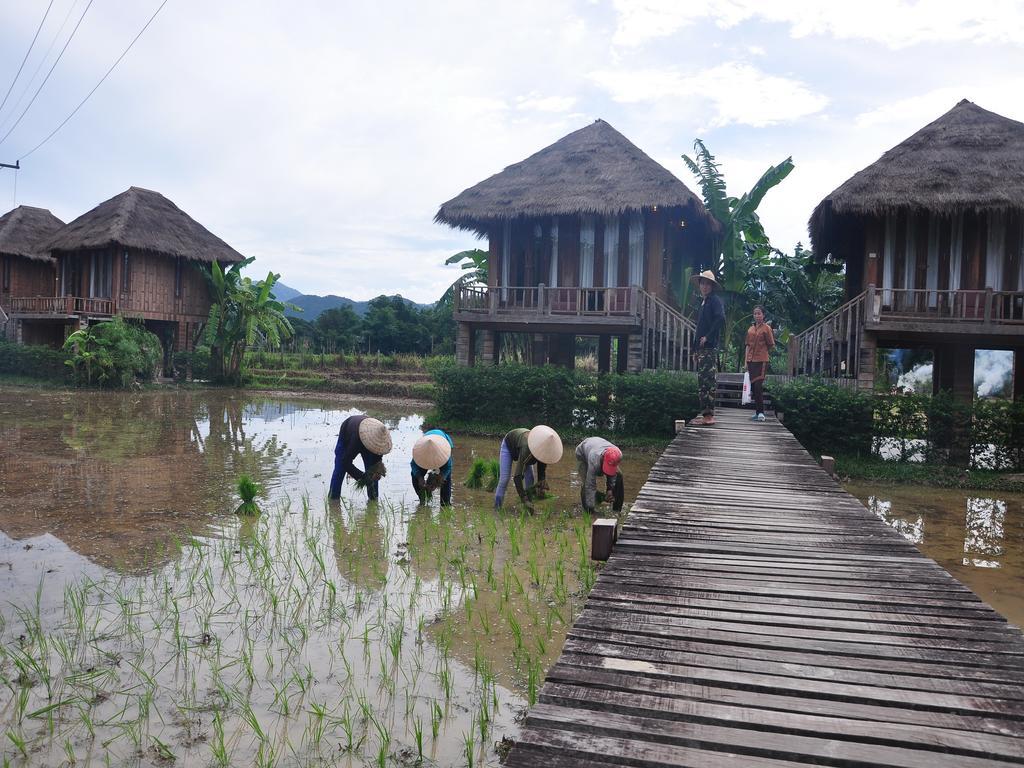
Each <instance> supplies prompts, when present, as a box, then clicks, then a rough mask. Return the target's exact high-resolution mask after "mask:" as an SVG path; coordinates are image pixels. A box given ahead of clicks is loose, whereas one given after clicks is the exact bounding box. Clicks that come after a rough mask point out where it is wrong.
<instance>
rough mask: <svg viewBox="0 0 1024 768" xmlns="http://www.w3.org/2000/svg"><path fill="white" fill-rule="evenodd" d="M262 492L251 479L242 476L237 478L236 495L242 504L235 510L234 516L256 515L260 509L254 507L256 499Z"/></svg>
mask: <svg viewBox="0 0 1024 768" xmlns="http://www.w3.org/2000/svg"><path fill="white" fill-rule="evenodd" d="M262 492H263V489H262V488H260V487H259V486H258V485H257V484H256V483H255V482H254V481H253V479H252V478H251V477H249V476H248V475H242V476H241V477H240V478H238V495H239V497H240V498H241V499H242V503H241V504H239V505H238V508H237V509H236V510H235V514H236V515H258V514H259V513H260V508H259V507H258V506H256V497H257V496H258V495H259V494H260V493H262Z"/></svg>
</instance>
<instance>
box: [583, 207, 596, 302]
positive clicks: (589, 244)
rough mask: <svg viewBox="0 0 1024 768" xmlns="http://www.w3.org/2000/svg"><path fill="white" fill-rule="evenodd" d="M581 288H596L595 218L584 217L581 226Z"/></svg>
mask: <svg viewBox="0 0 1024 768" xmlns="http://www.w3.org/2000/svg"><path fill="white" fill-rule="evenodd" d="M580 287H581V288H593V287H594V217H593V216H584V217H583V223H582V224H581V225H580Z"/></svg>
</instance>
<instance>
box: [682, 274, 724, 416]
mask: <svg viewBox="0 0 1024 768" xmlns="http://www.w3.org/2000/svg"><path fill="white" fill-rule="evenodd" d="M690 282H692V283H694V284H695V285H696V286H697V289H698V290H699V291H700V295H701V304H700V310H698V312H697V330H696V332H695V333H694V338H695V339H696V341H697V344H696V347H697V349H696V352H695V355H696V358H697V398H698V400H699V401H700V409H701V412H700V414H699V415H698V416H696V417H695V418H693V419H691V420H690V424H699V425H709V424H714V423H715V396H716V395H717V389H718V347H719V345H720V344H721V343H722V329H723V328H724V327H725V306H724V305H723V304H722V300H721V298H719V297H718V294H717V291H718V289H719V288H720V286H719V285H718V280H716V279H715V273H714V272H712V271H711V270H710V269H706V270H704V271H703V272H701V273H700V274H699V275H694V276H693V277H691V278H690Z"/></svg>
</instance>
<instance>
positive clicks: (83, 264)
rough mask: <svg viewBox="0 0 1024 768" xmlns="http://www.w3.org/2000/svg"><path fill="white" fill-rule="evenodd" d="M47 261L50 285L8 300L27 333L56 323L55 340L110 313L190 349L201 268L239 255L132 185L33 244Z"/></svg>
mask: <svg viewBox="0 0 1024 768" xmlns="http://www.w3.org/2000/svg"><path fill="white" fill-rule="evenodd" d="M40 247H41V249H43V250H44V251H45V252H47V253H48V254H49V256H51V257H52V258H53V260H54V265H55V268H56V281H55V285H51V286H50V289H49V290H48V291H39V292H24V293H21V294H20V295H18V296H14V297H12V298H11V299H10V309H9V310H8V312H9V313H10V316H11V318H12V320H14V321H16V322H18V323H19V325H20V328H21V329H22V330H21V333H22V334H23V335H24V336H26V337H27V336H28V335H29V334H31V333H32V329H33V328H35V327H37V326H40V325H42V324H53V323H58V324H59V325H60V326H61V329H62V332H63V333H62V335H66V334H67V333H70V332H71V331H72V330H75V329H77V328H79V327H82V326H84V325H88V324H89V323H90V322H93V321H96V320H103V319H105V318H109V317H112V316H114V315H122V316H124V317H125V318H132V319H136V320H141V321H143V323H144V324H145V326H146V327H147V328H148V329H149V330H151V331H153V332H154V333H155V334H156V335H157V336H159V337H160V339H161V341H162V342H163V345H164V349H165V351H166V352H167V353H168V354H170V352H172V351H174V350H182V349H190V348H191V346H192V344H193V343H194V340H195V336H196V333H197V331H198V330H199V329H200V328H201V327H202V325H203V324H204V323H205V322H206V318H207V316H208V315H209V311H210V297H209V290H208V287H207V283H206V279H205V277H204V275H203V272H204V271H207V270H209V268H210V264H211V263H212V262H214V261H217V262H219V263H221V264H222V265H226V264H231V263H234V262H237V261H241V260H242V256H241V254H239V253H238V252H237V251H236V250H235V249H233V248H232V247H231V246H229V245H228V244H227V243H225V242H224V241H223V240H221V239H220V238H219V237H217V236H216V235H214V234H213V233H211V232H210V231H209V230H208V229H206V228H205V227H204V226H202V225H201V224H199V223H198V222H197V221H195V220H194V219H193V218H192V217H191V216H189V215H188V214H187V213H185V212H184V211H182V210H181V209H180V208H178V206H176V205H175V204H174V203H172V202H171V201H170V200H168V199H167V198H166V197H164V196H163V195H161V194H160V193H159V192H153V191H151V190H148V189H142V188H140V187H131V188H130V189H128V190H127V191H126V192H122V193H121V194H119V195H117V196H116V197H112V198H111V199H110V200H107V201H106V202H104V203H100V204H99V205H98V206H96V207H95V208H93V209H92V210H91V211H89V212H88V213H85V214H83V215H81V216H79V217H78V218H77V219H75V220H74V221H72V222H71V223H70V224H67V225H66V226H64V227H62V228H61V229H59V230H58V231H57V232H55V233H54V234H53V235H52V236H51V237H49V238H48V239H46V240H45V241H44V242H43V243H41V245H40Z"/></svg>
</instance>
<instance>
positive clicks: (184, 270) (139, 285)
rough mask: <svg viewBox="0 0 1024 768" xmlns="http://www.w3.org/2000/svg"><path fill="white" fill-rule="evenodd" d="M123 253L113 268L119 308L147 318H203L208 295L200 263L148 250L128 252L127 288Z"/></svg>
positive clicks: (207, 303)
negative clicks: (125, 286) (126, 288)
mask: <svg viewBox="0 0 1024 768" xmlns="http://www.w3.org/2000/svg"><path fill="white" fill-rule="evenodd" d="M123 268H124V261H123V255H122V258H121V259H119V260H118V264H117V267H116V268H115V275H114V276H115V285H116V290H117V295H118V310H119V311H120V312H121V313H123V314H125V315H128V316H139V317H144V318H146V319H147V320H178V321H184V320H186V319H188V320H194V319H199V320H205V319H206V317H207V316H208V315H209V312H210V294H209V289H208V288H207V284H206V278H205V277H204V276H203V274H202V270H204V269H208V268H209V267H208V265H206V264H205V263H203V262H198V261H190V260H187V259H179V258H171V257H168V256H163V255H161V254H156V253H151V252H147V251H129V254H128V280H127V287H128V290H127V291H123V290H122V288H123V287H124V285H125V280H124V276H123V273H122V270H123Z"/></svg>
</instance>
